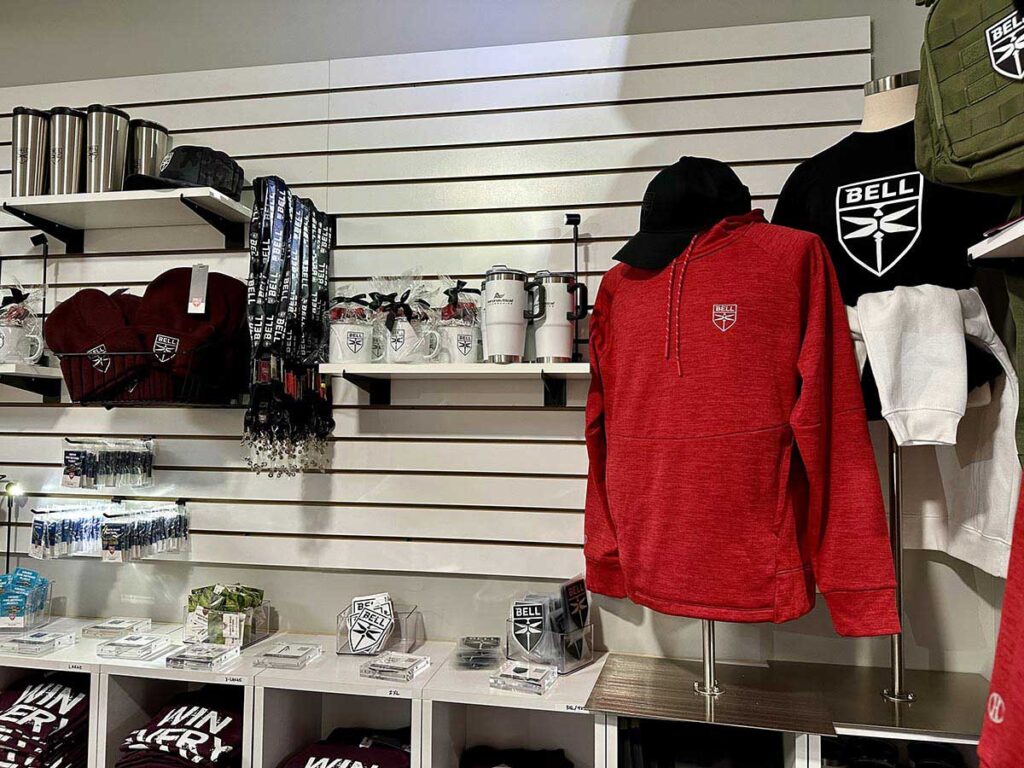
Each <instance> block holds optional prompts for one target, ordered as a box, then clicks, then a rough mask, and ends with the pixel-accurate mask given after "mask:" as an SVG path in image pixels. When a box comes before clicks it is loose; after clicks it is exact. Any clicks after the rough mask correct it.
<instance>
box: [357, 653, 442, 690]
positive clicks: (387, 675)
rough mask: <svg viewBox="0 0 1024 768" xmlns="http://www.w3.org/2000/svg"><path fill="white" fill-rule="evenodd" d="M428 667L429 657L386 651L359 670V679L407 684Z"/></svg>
mask: <svg viewBox="0 0 1024 768" xmlns="http://www.w3.org/2000/svg"><path fill="white" fill-rule="evenodd" d="M429 666H430V657H429V656H416V655H413V654H411V653H395V652H394V651H388V652H387V653H383V654H381V655H380V656H378V657H377V658H375V659H373V660H372V661H368V662H366V663H365V664H363V665H362V666H361V667H360V668H359V675H360V677H370V678H373V679H375V680H392V681H394V682H396V683H407V682H409V681H410V680H412V679H413V678H414V677H416V675H418V674H419V673H420V672H422V671H423V670H424V669H426V668H427V667H429Z"/></svg>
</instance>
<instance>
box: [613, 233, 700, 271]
mask: <svg viewBox="0 0 1024 768" xmlns="http://www.w3.org/2000/svg"><path fill="white" fill-rule="evenodd" d="M696 234H697V230H696V229H695V230H692V231H691V230H683V231H679V232H637V233H636V234H635V235H633V237H631V238H630V239H629V241H628V242H627V243H626V244H625V245H624V246H622V248H620V249H619V252H618V253H616V254H615V256H614V257H613V258H614V259H615V260H616V261H621V262H622V263H624V264H628V265H629V266H631V267H639V268H640V269H661V268H662V267H664V266H666V265H668V264H671V263H672V261H673V260H674V259H675V258H676V257H677V256H679V255H680V254H681V253H682V252H683V251H685V250H686V246H688V245H689V244H690V241H691V240H693V238H694V236H695V235H696Z"/></svg>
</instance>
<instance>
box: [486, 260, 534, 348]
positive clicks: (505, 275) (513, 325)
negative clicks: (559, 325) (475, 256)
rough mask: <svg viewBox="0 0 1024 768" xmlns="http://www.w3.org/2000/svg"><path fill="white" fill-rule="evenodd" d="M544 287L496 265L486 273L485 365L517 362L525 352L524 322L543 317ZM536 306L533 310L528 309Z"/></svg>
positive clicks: (521, 272) (503, 266)
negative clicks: (486, 363)
mask: <svg viewBox="0 0 1024 768" xmlns="http://www.w3.org/2000/svg"><path fill="white" fill-rule="evenodd" d="M545 303H546V298H545V293H544V286H543V285H541V284H540V283H539V282H537V281H536V280H534V281H528V280H527V277H526V273H525V272H523V271H522V270H519V269H510V268H509V267H507V266H505V265H504V264H498V265H496V266H493V267H491V268H490V269H489V270H487V277H486V279H485V280H484V307H485V312H486V316H487V325H486V327H485V331H484V332H485V333H486V334H487V341H486V342H485V346H486V347H487V362H489V363H519V362H522V360H523V355H524V354H525V350H526V323H527V321H529V320H537V319H539V318H542V317H544V312H545ZM531 307H536V310H531Z"/></svg>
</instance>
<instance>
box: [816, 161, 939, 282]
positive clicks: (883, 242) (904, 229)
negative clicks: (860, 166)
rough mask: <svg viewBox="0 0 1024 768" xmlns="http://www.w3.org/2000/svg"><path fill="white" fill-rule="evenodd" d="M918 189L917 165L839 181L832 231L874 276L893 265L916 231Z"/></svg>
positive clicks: (918, 225)
mask: <svg viewBox="0 0 1024 768" xmlns="http://www.w3.org/2000/svg"><path fill="white" fill-rule="evenodd" d="M923 189H924V177H923V176H922V175H921V174H920V173H919V172H917V171H911V172H910V173H901V174H897V175H896V176H883V177H882V178H878V179H867V180H865V181H858V182H855V183H853V184H845V185H843V186H841V187H839V188H838V189H837V190H836V233H837V234H838V235H839V242H840V243H841V244H842V246H843V250H845V251H846V253H847V254H848V255H849V257H850V258H851V259H853V260H854V261H855V262H857V264H859V265H860V266H862V267H864V269H866V270H867V271H868V272H870V273H871V274H873V275H875V276H876V277H881V276H882V275H884V274H885V273H886V272H888V271H889V270H890V269H892V268H893V267H895V266H896V265H897V264H898V263H899V262H900V259H902V258H903V257H904V256H906V255H907V253H909V252H910V249H911V248H913V247H914V243H916V242H917V238H918V236H919V235H920V234H921V192H922V190H923Z"/></svg>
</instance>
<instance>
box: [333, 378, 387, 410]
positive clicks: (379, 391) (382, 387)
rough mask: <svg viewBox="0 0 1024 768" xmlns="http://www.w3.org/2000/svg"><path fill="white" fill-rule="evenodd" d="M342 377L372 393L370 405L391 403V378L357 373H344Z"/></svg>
mask: <svg viewBox="0 0 1024 768" xmlns="http://www.w3.org/2000/svg"><path fill="white" fill-rule="evenodd" d="M342 378H344V379H345V381H348V382H351V383H352V384H355V385H356V386H357V387H359V388H360V389H361V390H363V391H364V392H366V393H368V394H369V395H370V405H391V379H377V378H374V377H372V376H360V375H359V374H356V373H343V374H342Z"/></svg>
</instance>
